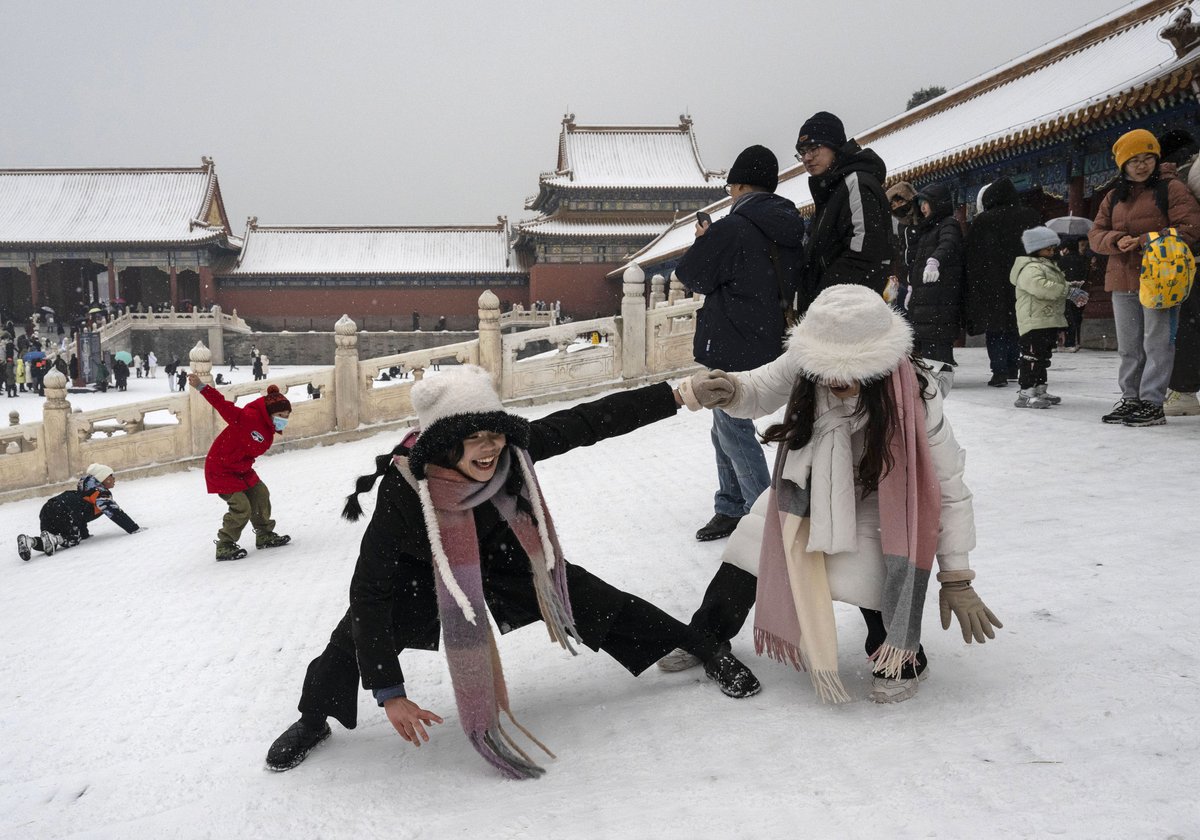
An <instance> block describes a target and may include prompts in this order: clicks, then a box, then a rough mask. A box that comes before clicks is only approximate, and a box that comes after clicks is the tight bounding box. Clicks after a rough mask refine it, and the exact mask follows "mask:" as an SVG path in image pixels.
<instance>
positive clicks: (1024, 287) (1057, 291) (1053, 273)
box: [1008, 257, 1070, 335]
mask: <svg viewBox="0 0 1200 840" xmlns="http://www.w3.org/2000/svg"><path fill="white" fill-rule="evenodd" d="M1008 281H1009V282H1010V283H1012V284H1013V285H1014V286H1016V287H1017V332H1018V333H1020V334H1021V335H1025V333H1027V332H1031V331H1032V330H1043V329H1061V328H1064V327H1066V326H1067V316H1066V311H1065V310H1066V307H1065V306H1064V304H1063V302H1064V301H1065V300H1066V299H1067V290H1068V289H1069V288H1070V285H1069V284H1068V283H1067V276H1066V275H1065V274H1063V273H1062V269H1061V268H1059V267H1058V266H1057V265H1055V264H1054V262H1053V261H1052V260H1048V259H1046V258H1045V257H1017V258H1016V260H1014V261H1013V267H1012V270H1011V271H1009V273H1008Z"/></svg>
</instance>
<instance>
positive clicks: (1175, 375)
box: [1170, 288, 1200, 394]
mask: <svg viewBox="0 0 1200 840" xmlns="http://www.w3.org/2000/svg"><path fill="white" fill-rule="evenodd" d="M1170 388H1171V390H1172V391H1178V392H1179V393H1181V394H1194V393H1196V392H1197V391H1200V290H1198V289H1195V288H1193V289H1192V293H1191V295H1189V296H1188V299H1187V300H1185V301H1184V302H1183V303H1181V304H1180V305H1179V327H1178V329H1176V331H1175V362H1174V364H1173V366H1172V367H1171V382H1170Z"/></svg>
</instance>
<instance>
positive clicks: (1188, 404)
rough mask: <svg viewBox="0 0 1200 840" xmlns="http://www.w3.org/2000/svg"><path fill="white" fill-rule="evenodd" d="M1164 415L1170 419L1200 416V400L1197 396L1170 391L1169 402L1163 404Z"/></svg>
mask: <svg viewBox="0 0 1200 840" xmlns="http://www.w3.org/2000/svg"><path fill="white" fill-rule="evenodd" d="M1163 414H1165V415H1167V416H1168V417H1187V416H1188V415H1190V414H1200V400H1197V399H1196V395H1195V394H1187V393H1183V392H1181V391H1168V392H1167V401H1166V402H1164V403H1163Z"/></svg>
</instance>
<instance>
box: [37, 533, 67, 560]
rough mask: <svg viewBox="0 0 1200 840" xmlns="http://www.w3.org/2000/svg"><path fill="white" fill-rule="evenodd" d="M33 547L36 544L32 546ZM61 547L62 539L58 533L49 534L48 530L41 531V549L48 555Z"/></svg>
mask: <svg viewBox="0 0 1200 840" xmlns="http://www.w3.org/2000/svg"><path fill="white" fill-rule="evenodd" d="M34 547H35V548H36V547H37V546H34ZM60 548H62V540H61V539H60V538H59V536H58V534H51V533H50V532H49V531H42V551H44V552H45V553H46V556H47V557H49V556H50V555H51V554H53V553H54V552H56V551H58V550H59V549H60Z"/></svg>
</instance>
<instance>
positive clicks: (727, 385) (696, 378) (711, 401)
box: [679, 370, 737, 411]
mask: <svg viewBox="0 0 1200 840" xmlns="http://www.w3.org/2000/svg"><path fill="white" fill-rule="evenodd" d="M736 395H737V384H736V383H735V382H734V381H733V379H732V378H731V377H730V376H729V374H727V373H726V372H725V371H723V370H702V371H700V372H699V373H697V374H694V375H693V376H692V377H691V378H690V379H685V380H683V381H682V382H680V383H679V396H681V397H682V398H683V404H684V405H686V406H687V407H688V408H689V409H691V410H692V411H699V410H700V409H701V408H723V407H724V406H727V405H730V404H731V403H732V402H733V400H734V397H735V396H736Z"/></svg>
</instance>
